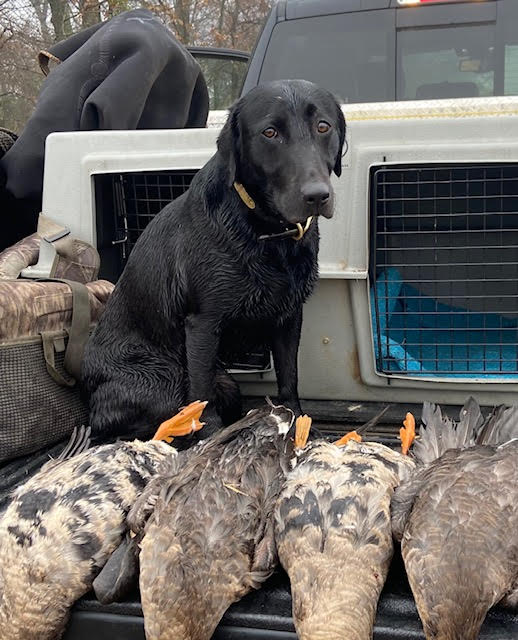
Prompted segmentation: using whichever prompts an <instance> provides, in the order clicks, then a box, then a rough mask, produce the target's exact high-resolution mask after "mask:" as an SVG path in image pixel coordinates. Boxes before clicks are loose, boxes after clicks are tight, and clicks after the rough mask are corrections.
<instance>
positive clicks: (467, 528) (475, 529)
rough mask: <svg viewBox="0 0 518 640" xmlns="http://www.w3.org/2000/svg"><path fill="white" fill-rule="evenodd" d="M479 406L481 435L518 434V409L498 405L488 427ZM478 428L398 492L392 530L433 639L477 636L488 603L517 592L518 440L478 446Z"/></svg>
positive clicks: (517, 596)
mask: <svg viewBox="0 0 518 640" xmlns="http://www.w3.org/2000/svg"><path fill="white" fill-rule="evenodd" d="M478 411H479V410H478V405H476V403H475V404H472V407H471V412H472V414H473V415H472V417H471V423H472V424H475V425H476V426H475V427H474V433H475V437H477V438H478V439H479V441H480V440H482V441H483V440H484V438H488V439H489V440H490V441H491V442H497V441H498V439H499V438H500V437H501V438H503V439H504V440H507V439H509V438H512V437H513V434H514V436H516V435H517V434H518V419H517V418H518V409H516V408H511V409H508V410H505V411H504V410H503V408H499V409H498V410H497V411H496V412H495V414H494V416H499V420H500V422H499V423H497V424H496V425H495V424H494V417H493V418H491V420H492V423H491V424H489V428H488V425H487V423H486V425H485V426H484V425H481V421H480V420H478V418H477V417H476V415H477V413H478ZM437 415H439V414H437ZM461 415H462V414H461ZM513 420H514V424H513ZM484 434H485V435H484ZM472 436H473V434H472V433H468V432H467V431H466V432H465V434H464V435H463V436H461V438H464V442H465V446H466V448H465V449H449V450H447V451H445V452H444V453H442V455H440V456H439V458H438V459H436V460H435V461H433V462H431V463H430V464H428V465H426V466H424V467H423V468H421V469H420V470H419V471H418V472H417V473H416V474H415V476H414V477H413V478H410V479H409V480H408V481H407V482H406V483H404V484H402V485H401V486H400V487H399V489H397V491H396V492H395V495H394V498H393V503H392V522H393V525H394V533H395V535H396V536H397V537H398V538H402V554H403V559H404V562H405V567H406V570H407V574H408V578H409V581H410V585H411V587H412V591H413V593H414V597H415V599H416V603H417V607H418V610H419V614H420V616H421V620H422V622H423V627H424V630H425V635H426V638H427V640H432V639H433V640H459V639H462V640H475V639H476V638H478V635H479V631H480V627H481V625H482V623H483V621H484V618H485V616H486V614H487V611H488V610H489V608H490V607H492V606H493V605H494V604H496V603H497V602H499V601H500V600H502V599H505V600H507V601H508V602H509V603H514V604H516V600H517V599H518V534H517V533H516V532H517V531H518V442H517V441H512V442H508V443H507V444H502V445H500V446H487V445H485V446H483V445H476V446H474V444H473V442H474V438H473V437H472ZM425 437H426V434H425Z"/></svg>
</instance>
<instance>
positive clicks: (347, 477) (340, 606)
mask: <svg viewBox="0 0 518 640" xmlns="http://www.w3.org/2000/svg"><path fill="white" fill-rule="evenodd" d="M401 436H402V451H401V452H399V451H395V450H394V449H391V448H389V447H387V446H385V445H383V444H381V443H376V442H364V441H363V439H362V436H361V435H360V433H358V432H357V431H356V430H355V431H352V432H349V433H348V434H346V435H345V436H344V437H342V438H340V439H339V440H338V441H336V442H334V443H332V442H329V441H328V440H326V439H324V438H317V439H315V440H312V441H309V442H307V443H304V438H302V439H301V440H300V441H299V442H297V449H298V460H297V465H296V466H295V467H294V469H292V470H291V471H290V473H289V474H288V476H287V478H286V480H285V483H284V486H283V488H282V490H281V492H280V495H279V498H278V501H277V503H276V507H275V512H274V520H275V540H276V546H277V551H278V555H279V560H280V563H281V565H282V566H283V568H284V569H285V570H286V572H287V574H288V576H289V579H290V584H291V595H292V610H293V620H294V624H295V630H296V632H297V637H298V638H299V639H300V640H343V639H344V638H347V640H367V639H369V638H372V634H373V627H374V619H375V614H376V607H377V603H378V599H379V596H380V593H381V590H382V588H383V585H384V583H385V579H386V576H387V573H388V569H389V565H390V562H391V558H392V554H393V548H394V545H393V541H392V529H391V523H390V500H391V497H392V494H393V491H394V489H395V488H396V487H397V486H398V485H399V483H400V482H402V481H404V480H405V479H406V478H407V477H409V476H410V475H411V474H412V473H413V471H414V468H415V463H414V461H413V460H412V459H411V458H409V456H408V455H407V452H408V448H409V446H410V444H411V441H412V438H413V434H412V433H411V432H410V429H406V428H404V429H402V433H401Z"/></svg>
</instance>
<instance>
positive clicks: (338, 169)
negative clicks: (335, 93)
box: [333, 102, 346, 176]
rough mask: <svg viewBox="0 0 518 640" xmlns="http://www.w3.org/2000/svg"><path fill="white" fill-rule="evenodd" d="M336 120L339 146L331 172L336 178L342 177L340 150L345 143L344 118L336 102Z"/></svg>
mask: <svg viewBox="0 0 518 640" xmlns="http://www.w3.org/2000/svg"><path fill="white" fill-rule="evenodd" d="M336 118H337V125H338V141H339V143H340V144H339V146H338V153H337V154H336V160H335V166H334V168H333V171H334V172H335V173H336V175H337V176H341V175H342V150H343V147H344V142H345V127H346V125H345V118H344V114H343V111H342V107H341V106H340V104H339V103H338V102H337V103H336Z"/></svg>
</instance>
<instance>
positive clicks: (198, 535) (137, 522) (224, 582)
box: [128, 404, 296, 640]
mask: <svg viewBox="0 0 518 640" xmlns="http://www.w3.org/2000/svg"><path fill="white" fill-rule="evenodd" d="M294 420H295V416H294V413H293V412H292V411H291V410H290V409H287V408H285V407H283V406H276V405H273V404H269V405H266V406H264V407H260V408H257V409H253V410H252V411H250V412H249V413H248V414H247V415H246V416H245V417H244V418H243V419H241V420H240V421H238V422H236V423H235V424H233V425H231V426H229V427H227V428H226V429H223V430H221V431H220V432H218V433H217V434H215V435H213V436H211V437H210V438H208V439H207V440H203V441H201V442H199V443H198V445H197V451H196V454H193V455H192V456H190V457H189V460H188V461H187V463H186V464H185V465H184V466H183V467H182V468H181V469H180V470H178V469H177V468H176V465H175V463H174V461H170V463H171V464H170V472H167V471H166V470H164V471H163V473H162V474H161V476H160V477H159V476H157V477H156V478H154V479H153V485H152V486H151V485H150V486H149V487H148V488H147V490H146V491H145V492H143V494H142V496H141V497H140V498H139V499H138V500H137V502H136V503H135V505H134V506H133V508H132V509H131V511H130V513H129V515H128V521H129V523H130V527H131V528H132V533H133V535H135V536H136V537H137V538H138V539H139V547H140V576H139V583H140V594H141V602H142V611H143V614H144V627H145V633H146V638H147V640H173V639H174V640H209V639H210V638H211V637H212V635H213V633H214V630H215V629H216V627H217V625H218V623H219V622H220V620H221V618H222V616H223V614H224V613H225V611H226V610H227V608H228V607H229V606H230V605H231V604H232V603H233V602H236V601H237V600H239V599H240V598H242V597H243V596H244V595H245V594H246V593H248V592H249V591H251V590H252V589H258V588H259V587H260V586H261V585H262V584H263V583H264V581H265V580H266V579H267V578H268V577H269V576H270V575H271V573H272V572H273V570H274V569H275V567H276V566H277V553H276V549H275V539H274V533H273V509H274V505H275V501H276V499H277V496H278V493H279V490H280V488H281V485H282V481H283V479H284V477H285V475H286V473H288V471H289V470H290V468H291V466H292V465H293V464H295V463H296V459H295V455H294V441H293V437H292V432H293V423H294Z"/></svg>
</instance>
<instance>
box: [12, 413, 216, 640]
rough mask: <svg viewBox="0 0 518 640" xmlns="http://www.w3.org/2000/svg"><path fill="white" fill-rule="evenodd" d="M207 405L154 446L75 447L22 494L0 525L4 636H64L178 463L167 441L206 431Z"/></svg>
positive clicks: (42, 639) (160, 434) (173, 424)
mask: <svg viewBox="0 0 518 640" xmlns="http://www.w3.org/2000/svg"><path fill="white" fill-rule="evenodd" d="M205 404H206V403H193V404H192V405H190V406H189V407H187V408H186V409H184V410H183V411H181V412H180V414H178V416H176V417H175V418H174V419H173V420H170V421H168V422H167V423H164V425H162V426H161V427H160V429H159V430H158V431H157V433H156V435H155V438H154V439H153V440H150V441H148V442H141V441H138V440H135V441H133V442H118V443H115V444H108V445H101V446H98V447H94V448H91V449H88V450H87V451H83V452H78V450H77V449H78V448H77V447H76V446H75V445H71V446H70V447H69V449H68V450H67V451H66V452H65V454H64V455H63V456H62V457H61V459H57V460H51V461H50V462H48V463H47V464H46V465H45V466H44V467H42V469H41V470H40V471H39V472H38V473H37V474H36V475H35V476H33V477H32V478H31V479H30V480H29V481H28V482H26V483H25V484H24V485H22V486H21V487H20V488H19V489H17V490H16V491H15V493H14V494H13V497H12V500H11V503H10V505H9V507H8V508H7V510H6V512H5V514H4V515H3V517H2V519H1V520H0V638H2V639H5V640H54V639H57V638H60V637H61V635H62V632H63V630H64V628H65V626H66V623H67V619H68V613H69V609H70V607H71V606H72V604H73V603H74V602H75V601H76V600H77V599H78V598H79V597H81V596H82V595H83V594H85V593H86V592H87V591H88V590H89V589H90V588H91V586H92V581H93V579H94V578H95V576H96V574H97V573H98V571H99V570H100V568H101V567H102V566H103V564H104V563H105V562H106V560H107V559H108V557H109V556H110V554H111V553H112V552H113V551H114V549H115V548H116V547H117V545H118V544H119V543H120V541H121V538H122V535H123V531H124V526H125V516H126V514H127V512H128V510H129V508H130V506H131V505H132V504H133V503H134V502H135V500H136V498H137V496H138V495H139V494H140V492H141V491H142V489H143V487H144V486H145V484H146V483H147V481H148V480H149V478H150V477H151V476H152V475H153V474H154V473H155V472H156V470H157V468H158V467H159V465H160V464H161V463H162V462H163V461H164V459H166V458H175V457H176V451H175V449H174V448H173V447H171V446H170V445H169V444H167V443H166V442H164V441H163V440H166V441H170V440H171V438H172V437H173V436H175V435H183V434H185V433H190V432H191V431H193V430H197V429H199V428H200V427H201V426H202V423H200V421H199V418H200V415H201V412H202V411H203V408H204V407H205ZM82 444H84V443H82ZM70 455H71V456H72V457H69V456H70ZM65 458H67V459H65Z"/></svg>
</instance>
